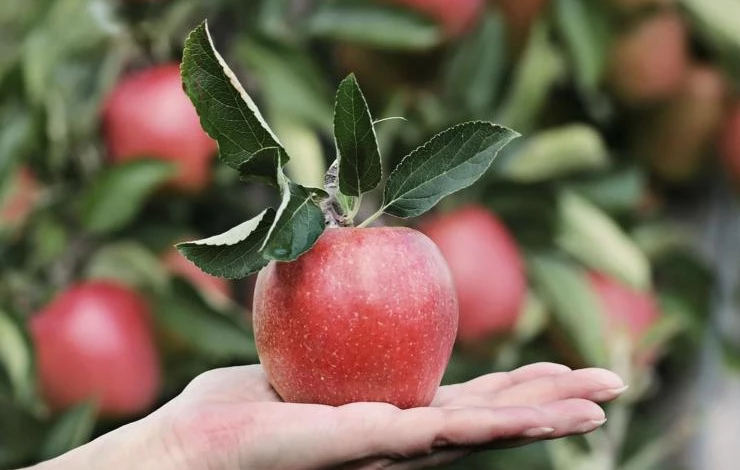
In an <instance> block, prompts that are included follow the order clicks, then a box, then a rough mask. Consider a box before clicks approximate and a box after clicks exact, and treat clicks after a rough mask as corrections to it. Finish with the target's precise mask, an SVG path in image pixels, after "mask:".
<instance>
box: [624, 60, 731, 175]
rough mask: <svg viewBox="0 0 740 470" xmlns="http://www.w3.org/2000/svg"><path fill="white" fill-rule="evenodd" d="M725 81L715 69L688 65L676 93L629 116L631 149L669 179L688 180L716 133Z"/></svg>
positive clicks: (696, 169)
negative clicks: (652, 108)
mask: <svg viewBox="0 0 740 470" xmlns="http://www.w3.org/2000/svg"><path fill="white" fill-rule="evenodd" d="M726 96H727V82H726V81H725V78H724V76H723V75H722V74H721V73H719V72H718V71H717V70H715V69H713V68H711V67H708V66H702V65H696V66H692V68H691V69H689V71H688V73H687V75H686V79H685V81H684V83H683V85H682V87H681V89H680V90H679V93H678V95H676V96H675V97H674V98H672V99H671V100H670V101H669V102H667V103H666V104H665V105H664V106H662V107H660V108H658V109H657V110H655V111H653V112H651V113H649V114H647V115H646V116H645V117H643V118H640V119H635V120H633V125H634V129H635V131H634V135H633V138H632V140H633V142H632V151H633V153H634V154H635V155H637V156H639V157H644V158H646V159H647V160H648V161H649V162H650V165H651V167H652V170H653V171H654V172H655V174H656V175H657V176H658V177H660V178H661V179H663V180H664V181H667V182H670V183H678V184H680V183H684V182H686V181H690V180H691V178H692V177H693V176H695V175H696V174H697V172H698V171H699V170H700V169H701V166H702V164H703V161H704V157H705V156H706V155H707V153H708V151H709V150H710V146H711V144H712V143H713V142H715V139H716V137H717V134H718V132H719V129H720V127H721V125H722V122H723V119H724V116H725V101H726Z"/></svg>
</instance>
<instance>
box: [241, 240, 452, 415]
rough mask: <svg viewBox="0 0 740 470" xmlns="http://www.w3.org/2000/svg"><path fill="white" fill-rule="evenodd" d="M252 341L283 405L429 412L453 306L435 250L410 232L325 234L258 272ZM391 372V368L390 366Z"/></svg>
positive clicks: (448, 341)
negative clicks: (379, 405)
mask: <svg viewBox="0 0 740 470" xmlns="http://www.w3.org/2000/svg"><path fill="white" fill-rule="evenodd" d="M253 315H254V317H253V318H254V320H253V321H254V335H255V341H256V343H257V349H258V352H259V355H260V359H261V360H262V364H263V365H264V367H265V370H266V372H267V375H268V377H270V380H271V383H272V385H273V387H274V388H275V390H276V391H277V392H278V394H279V395H280V396H281V397H282V398H283V399H285V400H286V401H290V402H306V403H323V404H327V405H342V404H345V403H350V402H355V401H381V402H388V403H392V404H394V405H396V406H398V407H400V408H410V407H415V406H426V405H428V404H429V403H431V401H432V398H433V397H434V394H435V392H436V390H437V387H438V386H439V384H440V381H441V379H442V374H443V373H444V370H445V367H446V366H447V361H448V360H449V357H450V354H451V351H452V345H453V342H454V339H455V330H456V327H457V302H456V299H455V289H454V285H453V282H452V277H451V276H450V272H449V269H448V268H447V265H446V263H445V261H444V258H443V257H442V255H441V253H440V252H439V249H438V248H437V247H436V246H435V245H434V243H432V241H431V240H429V239H428V238H427V237H425V236H424V235H422V234H421V233H419V232H417V231H415V230H412V229H409V228H330V229H327V230H326V232H324V234H323V235H322V236H321V238H319V241H318V242H317V243H316V245H314V247H313V248H311V250H310V251H308V252H306V253H305V254H303V255H302V256H301V257H300V258H298V259H297V260H296V261H293V262H289V263H275V262H271V263H270V264H269V265H268V266H267V267H265V268H264V269H263V270H262V271H260V273H259V276H258V278H257V286H256V289H255V294H254V308H253ZM391 365H392V366H391Z"/></svg>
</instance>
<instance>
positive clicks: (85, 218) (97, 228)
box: [80, 159, 174, 233]
mask: <svg viewBox="0 0 740 470" xmlns="http://www.w3.org/2000/svg"><path fill="white" fill-rule="evenodd" d="M173 173H174V167H173V166H172V165H171V164H170V163H167V162H163V161H159V160H144V159H140V160H133V161H130V162H127V163H124V164H121V165H118V166H115V167H111V168H109V169H107V170H106V171H105V172H104V173H103V174H102V175H100V176H99V177H98V178H97V179H96V180H95V181H94V182H93V184H92V186H91V187H90V188H89V189H88V190H87V191H86V193H85V194H83V196H82V208H81V214H80V215H81V221H82V223H83V225H84V226H85V228H86V229H87V230H90V231H92V232H97V233H105V232H113V231H116V230H119V229H121V228H123V227H125V226H126V225H127V224H128V223H130V222H131V221H132V220H133V219H134V218H135V217H136V216H137V215H138V213H139V211H140V210H141V208H142V206H143V205H144V204H145V203H146V201H147V198H148V196H149V195H150V194H152V193H153V192H154V191H155V190H156V189H157V188H159V187H160V186H161V185H162V183H164V182H165V181H166V180H167V179H168V178H170V177H171V176H172V175H173Z"/></svg>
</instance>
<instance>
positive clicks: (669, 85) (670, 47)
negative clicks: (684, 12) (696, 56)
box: [607, 12, 689, 106]
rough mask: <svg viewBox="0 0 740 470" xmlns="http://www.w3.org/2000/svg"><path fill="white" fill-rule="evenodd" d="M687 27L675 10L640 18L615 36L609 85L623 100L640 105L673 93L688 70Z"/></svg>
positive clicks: (632, 104) (678, 88)
mask: <svg viewBox="0 0 740 470" xmlns="http://www.w3.org/2000/svg"><path fill="white" fill-rule="evenodd" d="M688 62H689V57H688V38H687V32H686V26H685V25H684V23H683V21H682V19H681V17H680V16H679V15H678V14H677V13H676V12H669V13H664V14H660V15H658V16H654V17H651V18H648V19H646V20H644V21H641V22H640V23H639V24H637V25H636V26H635V27H634V28H632V29H630V30H629V31H626V32H624V33H623V34H621V35H620V36H618V37H617V38H616V40H615V43H614V44H613V46H612V50H611V55H610V57H609V70H608V72H607V74H608V85H609V88H610V89H611V90H612V92H613V93H614V95H615V96H616V97H617V98H618V99H619V100H621V101H623V102H624V103H626V104H628V105H631V106H639V105H645V104H651V103H655V102H657V101H661V100H665V99H667V98H670V97H671V96H673V95H676V94H677V93H678V92H679V91H680V88H681V86H682V84H683V83H684V79H685V76H686V74H687V70H688V65H689V64H688Z"/></svg>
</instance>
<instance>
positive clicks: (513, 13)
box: [492, 0, 550, 54]
mask: <svg viewBox="0 0 740 470" xmlns="http://www.w3.org/2000/svg"><path fill="white" fill-rule="evenodd" d="M492 3H493V4H494V5H495V6H496V7H498V9H499V10H500V11H501V12H502V13H503V15H504V19H505V20H506V27H507V38H508V41H509V46H510V48H511V50H512V51H513V52H514V53H516V54H518V53H519V52H520V51H521V50H522V49H523V48H524V46H525V45H526V43H527V39H528V38H529V31H530V29H531V28H532V25H534V23H535V22H536V21H537V19H538V18H539V17H540V15H542V13H543V11H544V10H545V8H546V7H547V5H548V4H549V3H550V1H549V0H492Z"/></svg>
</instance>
